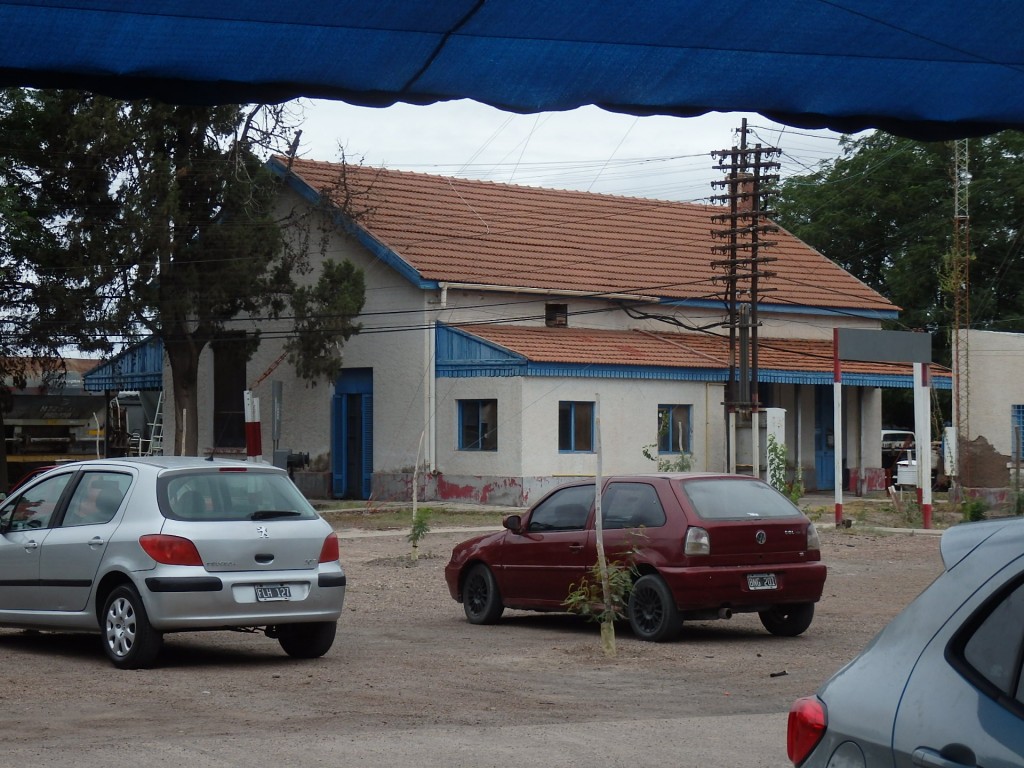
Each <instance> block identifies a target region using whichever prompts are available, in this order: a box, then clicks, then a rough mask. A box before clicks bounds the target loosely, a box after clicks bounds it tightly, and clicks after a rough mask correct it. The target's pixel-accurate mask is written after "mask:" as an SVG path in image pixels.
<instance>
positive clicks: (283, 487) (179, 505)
mask: <svg viewBox="0 0 1024 768" xmlns="http://www.w3.org/2000/svg"><path fill="white" fill-rule="evenodd" d="M157 493H158V495H159V504H160V509H161V511H162V512H163V514H164V516H165V517H169V518H172V519H176V520H279V519H291V520H295V519H308V518H315V517H316V516H317V513H316V510H315V509H313V507H312V505H310V503H309V502H308V501H306V498H305V497H304V496H303V495H302V494H301V493H300V492H299V489H298V488H296V487H295V485H294V484H293V483H292V481H291V480H289V479H288V478H287V477H286V476H285V475H281V474H277V473H271V472H259V471H246V470H236V469H226V468H219V469H211V470H209V471H206V470H200V471H196V472H187V473H180V474H178V473H176V474H174V475H171V476H169V477H165V478H162V479H161V481H160V483H159V484H158V489H157Z"/></svg>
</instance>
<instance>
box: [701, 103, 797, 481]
mask: <svg viewBox="0 0 1024 768" xmlns="http://www.w3.org/2000/svg"><path fill="white" fill-rule="evenodd" d="M747 135H748V129H747V121H746V119H745V118H744V120H743V122H742V125H741V128H740V143H739V146H738V147H737V146H734V147H733V148H732V149H723V150H718V151H715V152H712V153H711V154H712V156H713V157H715V158H716V159H717V160H718V164H717V165H715V166H713V167H714V168H715V169H716V170H721V171H725V172H726V178H725V179H723V180H721V181H714V182H712V186H713V187H720V188H725V190H726V191H725V192H724V193H723V194H720V195H713V196H712V197H711V199H712V201H714V202H716V203H720V204H723V205H728V213H721V214H715V215H714V216H712V217H711V220H712V221H713V222H714V223H716V224H723V225H724V226H723V228H722V229H715V230H712V231H711V237H712V238H715V239H717V240H722V241H724V242H723V243H722V244H721V245H714V246H712V252H713V253H716V254H722V255H724V256H725V258H724V259H722V260H718V261H712V262H711V266H712V267H714V268H716V269H722V270H723V271H724V272H725V274H724V275H723V276H721V277H716V278H715V279H716V280H719V281H721V282H723V283H724V284H725V289H724V299H725V305H726V308H727V312H728V315H729V319H728V322H727V325H728V328H729V381H728V382H727V384H726V390H725V403H724V405H725V418H726V441H727V444H726V450H727V453H728V457H729V458H728V462H727V463H728V469H729V471H730V472H735V471H736V469H737V466H736V460H735V456H736V432H735V427H736V421H737V419H741V420H742V421H743V422H744V423H746V422H747V421H748V419H749V420H750V424H751V440H752V451H751V453H752V456H753V466H752V469H753V474H755V475H756V474H759V471H758V464H759V450H758V438H759V435H758V427H759V424H758V416H757V414H758V411H759V407H760V404H759V398H758V343H757V330H758V326H759V321H758V316H757V305H758V300H759V297H760V294H761V293H763V292H764V291H765V290H766V289H765V288H763V287H762V286H761V284H760V282H761V280H762V279H764V278H769V277H773V276H774V273H773V272H767V271H764V269H763V266H764V265H765V264H767V263H770V262H772V261H775V259H774V258H772V257H766V256H763V255H761V251H762V249H765V248H769V247H771V246H773V245H775V244H776V243H775V242H772V241H767V240H764V239H762V238H763V236H764V235H770V234H773V233H776V232H778V231H779V228H778V227H776V226H775V225H774V224H772V223H771V221H770V220H769V218H768V217H769V216H770V212H769V211H768V210H767V209H766V208H765V206H764V204H763V198H764V194H765V189H764V186H765V185H766V184H768V183H770V182H773V181H776V180H778V178H779V177H778V175H777V174H774V173H770V172H771V171H775V170H777V169H778V168H779V163H778V162H776V161H774V160H773V159H772V158H774V157H777V156H778V155H779V153H780V150H779V149H777V148H775V147H762V146H761V145H760V144H756V145H754V146H753V147H750V146H749V144H748V142H747Z"/></svg>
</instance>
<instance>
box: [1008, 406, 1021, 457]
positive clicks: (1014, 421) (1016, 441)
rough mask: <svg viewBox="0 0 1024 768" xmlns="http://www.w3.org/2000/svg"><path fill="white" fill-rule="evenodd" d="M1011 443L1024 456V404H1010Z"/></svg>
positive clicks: (1018, 453) (1019, 454)
mask: <svg viewBox="0 0 1024 768" xmlns="http://www.w3.org/2000/svg"><path fill="white" fill-rule="evenodd" d="M1010 431H1011V435H1010V445H1012V446H1015V448H1016V451H1017V454H1016V455H1017V456H1020V457H1022V458H1024V405H1011V406H1010Z"/></svg>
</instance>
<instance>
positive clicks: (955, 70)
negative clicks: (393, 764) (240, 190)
mask: <svg viewBox="0 0 1024 768" xmlns="http://www.w3.org/2000/svg"><path fill="white" fill-rule="evenodd" d="M0 29H2V30H3V31H2V32H0V35H2V36H3V44H2V45H0V85H8V86H11V85H15V86H36V87H62V88H69V87H74V88H85V89H90V90H94V91H98V92H102V93H107V94H110V95H115V96H120V97H127V98H133V97H142V96H154V97H158V98H160V99H163V100H166V101H171V102H177V103H233V102H250V101H261V102H272V101H282V100H285V99H290V98H294V97H298V96H309V97H326V98H332V99H339V100H343V101H347V102H351V103H354V104H362V105H373V106H383V105H388V104H392V103H394V102H396V101H404V102H410V103H429V102H433V101H438V100H444V99H454V98H470V99H474V100H476V101H480V102H484V103H487V104H491V105H493V106H496V107H500V108H502V109H506V110H510V111H515V112H537V111H548V110H564V109H571V108H574V107H578V106H581V105H584V104H596V105H598V106H601V107H604V108H606V109H609V110H614V111H620V112H628V113H632V114H669V115H695V114H701V113H703V112H707V111H712V110H717V111H751V112H759V113H761V114H763V115H765V116H767V117H770V118H773V119H776V120H779V121H781V122H785V123H789V124H791V125H799V126H804V127H830V128H834V129H837V130H842V131H854V130H858V129H862V128H867V127H878V128H883V129H886V130H889V131H892V132H895V133H901V134H903V135H909V136H916V137H921V138H951V137H955V136H966V135H977V134H981V133H988V132H991V131H994V130H997V129H1000V128H1011V127H1012V128H1021V127H1024V99H1022V98H1021V96H1020V94H1021V93H1024V3H1020V2H1019V1H1018V0H974V2H969V3H968V2H964V0H929V1H928V2H921V1H920V0H904V1H903V2H894V0H771V2H761V3H754V2H750V0H713V1H712V2H709V1H708V0H646V2H645V1H644V0H292V1H291V2H280V0H274V2H270V0H244V1H243V0H212V1H211V0H202V1H200V0H131V1H130V2H125V0H63V1H62V0H21V1H20V2H0Z"/></svg>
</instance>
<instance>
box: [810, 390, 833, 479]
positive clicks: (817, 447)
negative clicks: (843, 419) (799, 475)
mask: <svg viewBox="0 0 1024 768" xmlns="http://www.w3.org/2000/svg"><path fill="white" fill-rule="evenodd" d="M833 397H834V394H833V391H832V387H830V386H825V387H821V386H819V387H815V388H814V482H815V483H816V485H817V490H819V491H825V490H829V489H831V488H835V487H836V447H835V431H834V427H835V424H834V421H833V420H834V417H835V406H834V403H833Z"/></svg>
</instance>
